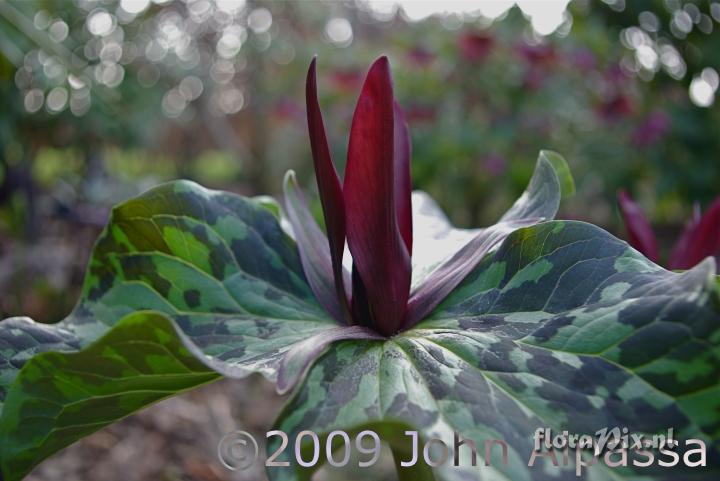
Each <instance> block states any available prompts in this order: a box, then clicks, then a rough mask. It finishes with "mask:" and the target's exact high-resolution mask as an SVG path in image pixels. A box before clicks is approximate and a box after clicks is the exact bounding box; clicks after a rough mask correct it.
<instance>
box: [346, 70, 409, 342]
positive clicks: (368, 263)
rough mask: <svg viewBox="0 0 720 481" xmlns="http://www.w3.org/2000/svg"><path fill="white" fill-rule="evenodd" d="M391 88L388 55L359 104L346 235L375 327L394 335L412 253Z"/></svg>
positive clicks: (401, 315) (350, 162)
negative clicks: (399, 206)
mask: <svg viewBox="0 0 720 481" xmlns="http://www.w3.org/2000/svg"><path fill="white" fill-rule="evenodd" d="M394 130H395V128H394V114H393V91H392V81H391V78H390V66H389V64H388V60H387V58H386V57H381V58H380V59H378V60H377V61H376V62H375V63H374V64H373V65H372V67H371V68H370V71H369V72H368V75H367V78H366V79H365V84H364V85H363V89H362V92H361V94H360V98H359V100H358V103H357V107H356V108H355V114H354V116H353V121H352V127H351V129H350V144H349V146H348V162H347V168H346V171H345V184H344V194H345V213H346V219H347V239H348V245H349V247H350V252H351V253H352V255H353V261H354V265H355V267H356V268H357V270H358V272H359V274H360V276H361V278H362V280H363V284H364V285H365V288H366V290H367V295H368V301H369V304H370V308H371V310H372V316H373V323H374V326H375V328H376V329H377V330H378V331H380V332H381V333H382V334H385V335H391V334H394V333H395V332H397V330H398V329H399V328H400V326H401V324H402V321H403V318H404V317H405V309H406V303H407V300H408V296H409V293H410V255H409V253H408V249H407V247H406V245H405V242H404V241H403V238H402V236H401V234H400V230H399V229H398V220H397V213H396V209H395V207H394V206H395V194H394V192H395V183H394V178H395V167H394V165H393V158H394V155H395V154H394V136H395V133H394Z"/></svg>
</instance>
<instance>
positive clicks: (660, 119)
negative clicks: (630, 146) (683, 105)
mask: <svg viewBox="0 0 720 481" xmlns="http://www.w3.org/2000/svg"><path fill="white" fill-rule="evenodd" d="M670 126H671V119H670V116H669V115H668V114H666V113H665V112H662V111H660V110H655V111H653V112H651V113H650V115H648V116H647V117H646V118H645V119H644V120H643V121H642V122H641V123H640V125H639V126H638V127H637V128H636V129H635V132H634V133H633V143H634V144H635V145H637V146H639V147H647V146H648V145H652V144H654V143H655V142H658V141H659V140H661V139H662V138H663V137H664V136H665V134H667V133H668V131H669V130H670Z"/></svg>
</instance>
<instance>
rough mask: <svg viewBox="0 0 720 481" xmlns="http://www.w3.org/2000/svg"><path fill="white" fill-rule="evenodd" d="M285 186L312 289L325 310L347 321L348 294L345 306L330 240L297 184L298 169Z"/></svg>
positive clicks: (286, 181)
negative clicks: (336, 274) (334, 271)
mask: <svg viewBox="0 0 720 481" xmlns="http://www.w3.org/2000/svg"><path fill="white" fill-rule="evenodd" d="M284 189H285V210H286V211H287V215H288V219H289V220H290V224H291V225H292V227H293V232H294V233H295V241H296V242H297V247H298V251H300V261H301V262H302V266H303V271H304V272H305V277H307V280H308V283H309V284H310V288H311V289H312V291H313V293H314V294H315V297H317V299H318V301H320V304H321V305H322V306H323V307H324V308H325V310H327V311H328V312H329V313H330V315H332V316H333V317H334V318H335V319H337V320H338V321H339V322H341V323H345V322H347V320H348V316H347V312H346V311H345V309H346V307H345V306H347V296H346V295H345V294H343V296H342V299H345V304H344V305H343V303H342V302H341V300H340V299H341V298H339V297H338V295H337V291H336V284H335V276H334V274H333V266H332V260H331V256H330V247H329V242H328V239H327V237H325V234H323V232H322V231H321V230H320V227H319V226H318V225H317V222H315V218H314V217H313V216H312V214H311V213H310V209H308V206H307V201H306V200H305V196H304V195H303V192H302V189H300V186H299V185H298V184H297V179H296V178H295V172H293V171H290V172H288V173H287V175H286V176H285V185H284ZM341 268H342V266H341Z"/></svg>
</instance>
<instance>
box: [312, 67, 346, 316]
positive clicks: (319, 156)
mask: <svg viewBox="0 0 720 481" xmlns="http://www.w3.org/2000/svg"><path fill="white" fill-rule="evenodd" d="M316 63H317V59H316V58H313V59H312V62H311V63H310V69H309V70H308V75H307V82H306V85H305V100H306V102H307V120H308V130H309V131H310V147H311V148H312V154H313V161H314V163H315V177H316V179H317V184H318V190H319V192H320V201H321V202H322V206H323V215H324V217H325V225H326V227H327V237H328V243H329V246H330V258H331V261H332V269H333V276H334V278H335V292H336V293H337V296H338V299H339V301H340V307H341V309H342V313H343V316H344V317H346V318H347V319H348V321H349V318H350V316H349V312H350V311H349V307H348V301H347V295H346V293H345V284H344V281H343V267H342V258H343V251H344V249H345V202H344V200H343V192H342V186H341V185H340V179H339V177H338V174H337V171H336V170H335V166H334V165H333V162H332V157H331V156H330V148H329V147H328V142H327V137H326V136H325V125H324V123H323V119H322V113H321V112H320V103H319V102H318V95H317V73H316Z"/></svg>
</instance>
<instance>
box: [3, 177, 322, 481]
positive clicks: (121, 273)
mask: <svg viewBox="0 0 720 481" xmlns="http://www.w3.org/2000/svg"><path fill="white" fill-rule="evenodd" d="M266 205H268V204H267V202H266V201H264V200H259V201H258V200H253V199H247V198H243V197H240V196H237V195H233V194H228V193H221V192H214V191H209V190H206V189H204V188H202V187H200V186H198V185H196V184H194V183H191V182H175V183H170V184H166V185H162V186H159V187H157V188H155V189H152V190H151V191H149V192H147V193H146V194H143V195H141V196H140V197H138V198H136V199H133V200H130V201H128V202H126V203H124V204H122V205H120V206H119V207H117V208H115V209H114V210H113V214H112V218H111V220H110V223H109V225H108V226H107V228H106V230H105V232H104V233H103V235H102V236H101V238H100V239H99V241H98V243H97V245H96V246H95V249H94V251H93V255H92V257H91V260H90V264H89V268H88V272H87V276H86V279H85V283H84V287H83V293H82V297H81V300H80V302H79V303H78V305H77V307H76V308H75V309H74V311H73V312H72V313H71V314H70V315H69V316H68V317H67V318H66V319H64V320H63V321H61V322H59V323H57V324H54V325H46V324H39V323H35V322H33V321H31V320H29V319H27V318H12V319H8V320H5V321H2V322H0V409H2V408H3V405H2V403H4V402H5V400H6V399H10V398H11V397H12V396H15V397H14V399H15V401H14V402H15V403H16V405H18V403H22V399H19V398H20V397H22V396H23V395H25V394H24V391H23V389H24V387H25V386H29V384H30V383H32V380H33V371H20V370H21V368H22V367H23V366H24V365H25V364H26V363H27V362H28V361H29V360H30V359H32V358H33V356H36V355H38V354H39V353H42V352H46V351H78V350H81V349H83V348H85V347H87V346H88V345H89V344H90V343H92V342H93V341H95V340H97V339H98V338H99V337H100V336H102V335H104V334H105V333H106V332H107V331H108V330H109V329H111V328H112V327H113V326H115V325H116V324H117V323H118V321H119V320H120V319H122V318H124V317H125V316H127V315H129V314H132V313H135V312H138V311H154V312H156V313H158V314H162V315H164V316H165V317H166V318H168V319H169V320H170V321H171V322H172V323H173V325H174V326H175V327H176V328H177V331H178V332H181V333H182V335H183V336H184V337H185V338H186V340H187V344H188V345H189V346H193V348H192V350H193V352H194V353H195V354H196V355H197V357H198V359H199V360H200V361H201V362H202V363H203V364H204V365H206V366H209V367H210V368H212V369H213V370H214V371H217V372H219V373H221V374H224V375H230V376H237V377H240V376H245V375H247V374H249V373H252V372H259V373H261V374H263V375H264V376H265V377H267V378H268V379H270V380H272V381H274V380H275V379H276V377H277V370H278V367H279V366H280V364H281V363H282V362H283V358H284V356H285V353H286V352H288V350H290V349H291V348H292V346H293V345H295V344H296V343H298V342H300V341H303V340H305V339H306V338H308V337H312V336H316V335H319V334H321V333H323V332H325V331H328V330H331V329H333V328H335V327H336V325H335V324H334V322H333V320H332V319H331V318H330V316H329V315H328V314H327V313H326V312H325V311H324V310H323V309H322V307H321V306H320V305H319V304H318V302H317V300H316V299H315V297H314V296H313V294H312V292H311V290H310V287H309V286H308V283H307V281H306V278H305V275H304V274H303V270H302V267H301V264H300V259H299V256H298V253H297V249H296V247H295V244H294V242H293V241H292V239H290V238H289V237H288V236H287V235H286V234H285V233H284V231H283V230H282V229H281V227H280V224H279V220H278V218H277V217H276V214H275V213H274V212H272V211H271V210H268V209H267V208H266ZM150 327H152V326H151V325H148V328H150ZM305 353H306V351H302V350H301V351H298V350H295V351H294V354H293V358H292V360H291V361H288V362H291V363H295V362H297V363H299V364H300V365H301V366H304V365H306V364H307V363H308V361H307V359H304V357H303V355H304V354H305ZM111 354H112V353H110V352H109V351H108V356H111ZM137 354H138V355H140V352H138V353H137ZM104 355H105V351H103V356H104ZM307 355H317V353H314V352H308V353H307ZM154 359H155V361H157V362H158V363H162V362H164V361H163V360H162V358H161V357H156V358H154ZM105 360H106V359H104V358H103V357H101V358H100V359H98V362H97V363H96V365H97V368H98V373H97V374H100V375H104V374H105V373H104V372H102V369H103V364H102V362H103V361H105ZM286 364H287V363H286ZM286 368H287V369H288V371H292V372H294V371H302V369H303V368H295V369H293V368H292V365H290V366H287V367H286ZM48 369H50V366H48ZM16 378H17V379H16ZM126 394H127V395H126V396H125V395H124V394H123V393H116V396H117V397H119V398H122V401H121V402H122V403H123V405H124V406H125V407H127V408H128V409H127V411H123V414H126V413H127V412H132V411H134V410H137V409H140V408H142V407H144V406H145V405H146V404H147V403H146V402H145V400H146V399H151V397H147V398H146V397H143V396H136V395H135V394H134V393H133V392H132V391H129V392H127V393H126ZM28 395H29V394H28ZM48 402H49V403H50V404H51V403H53V402H60V400H53V399H48ZM11 416H13V414H12V413H11V412H8V413H6V412H5V410H4V409H2V417H1V418H0V429H2V430H3V432H5V433H9V432H15V431H13V422H14V420H13V419H12V418H11ZM102 416H104V414H103V413H102V411H101V410H99V411H91V412H89V413H88V414H87V419H86V421H87V423H88V424H92V423H94V422H95V423H97V424H95V426H96V429H99V428H100V427H101V426H102V425H103V423H102V422H101V421H104V420H105V418H102ZM101 418H102V419H101ZM56 422H58V419H57V418H55V417H44V418H42V417H40V418H37V419H35V420H34V421H33V423H30V424H28V425H27V426H28V427H26V428H24V429H23V431H22V439H23V442H22V443H21V444H19V445H21V446H23V449H22V450H17V449H15V450H9V449H6V450H5V451H3V452H2V453H1V455H2V458H1V460H0V461H1V462H0V464H1V465H2V466H14V465H15V463H21V461H20V460H24V461H22V462H26V461H27V460H28V459H29V458H28V456H29V455H28V454H27V453H30V452H31V453H37V455H38V457H36V458H34V460H33V463H37V462H39V461H41V460H42V456H44V455H46V454H47V453H49V452H52V451H53V450H56V449H57V448H58V447H60V445H61V444H62V443H65V444H68V443H70V442H72V441H73V440H74V439H77V438H79V437H80V435H81V434H86V433H87V432H88V431H87V430H81V431H80V430H79V431H78V432H77V436H75V438H73V436H70V435H68V436H63V437H59V438H54V439H52V440H50V439H47V438H46V437H45V435H44V434H43V433H45V432H49V431H51V430H53V429H56V428H58V426H56V425H55V423H56ZM8 442H9V443H10V444H12V445H15V440H14V438H12V439H10V438H8ZM48 443H50V444H48ZM19 445H18V446H19ZM3 446H4V444H3ZM16 458H17V459H16ZM21 464H22V463H21ZM20 473H21V471H18V470H11V471H9V472H8V471H7V470H6V471H4V472H3V474H4V476H5V480H6V481H8V480H11V479H19V478H20V477H21V475H22V474H20Z"/></svg>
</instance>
